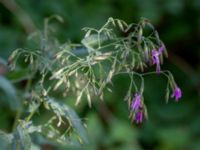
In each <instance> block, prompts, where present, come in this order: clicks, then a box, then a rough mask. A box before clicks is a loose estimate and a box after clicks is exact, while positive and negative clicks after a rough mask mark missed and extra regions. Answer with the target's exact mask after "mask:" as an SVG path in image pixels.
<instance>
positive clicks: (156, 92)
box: [0, 0, 200, 150]
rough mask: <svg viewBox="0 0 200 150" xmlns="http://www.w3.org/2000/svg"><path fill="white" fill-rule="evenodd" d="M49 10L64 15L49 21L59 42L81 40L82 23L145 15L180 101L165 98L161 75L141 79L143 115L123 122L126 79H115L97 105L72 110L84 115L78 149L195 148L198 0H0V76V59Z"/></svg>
mask: <svg viewBox="0 0 200 150" xmlns="http://www.w3.org/2000/svg"><path fill="white" fill-rule="evenodd" d="M54 14H57V15H60V16H61V17H63V19H64V23H62V24H59V23H55V24H53V29H54V33H55V34H56V37H57V38H58V39H59V41H60V42H61V43H64V42H66V41H68V40H69V39H70V40H71V41H72V42H76V43H80V40H81V38H82V37H83V36H84V32H83V31H81V29H82V28H83V27H86V26H89V27H96V28H98V27H100V26H101V25H103V24H104V23H105V22H106V20H107V19H108V18H109V17H113V18H120V19H122V20H125V21H126V22H128V23H131V22H136V23H137V22H138V21H139V19H140V18H141V17H145V18H148V19H149V20H151V22H152V24H153V25H155V27H156V29H157V30H158V32H159V34H160V38H161V39H162V40H163V41H164V43H165V44H166V47H167V49H168V52H169V58H168V59H165V64H164V65H163V66H162V68H163V69H169V70H171V71H172V73H173V74H174V76H175V79H176V81H177V84H178V85H179V86H180V88H181V89H182V92H183V97H182V99H181V100H180V102H178V103H176V102H174V100H172V99H171V100H170V101H169V103H168V104H166V103H165V85H166V80H165V78H163V77H160V76H157V75H152V76H149V77H147V78H145V94H144V98H145V103H146V105H147V107H148V113H149V119H148V120H147V121H144V122H143V123H142V124H141V125H139V126H137V125H134V124H131V123H130V121H129V119H128V110H127V104H126V102H124V101H123V100H122V99H123V97H124V95H125V92H126V90H127V88H128V85H129V80H128V79H127V78H126V77H123V76H121V77H116V78H114V79H113V83H114V87H112V88H113V93H106V96H105V101H104V102H101V101H95V102H94V105H93V108H91V109H90V108H89V107H88V106H87V104H86V103H85V104H84V103H83V104H82V105H80V106H78V107H77V108H75V109H76V110H77V112H78V113H79V115H80V116H81V117H82V118H87V120H86V123H87V126H88V128H87V130H88V134H89V141H90V143H89V144H88V145H87V146H84V149H88V150H89V149H91V150H96V149H99V150H100V149H102V150H118V149H119V150H200V117H199V116H200V109H199V108H200V46H199V44H200V0H166V1H164V0H59V1H58V0H15V1H13V0H0V75H4V76H6V72H7V69H6V67H5V63H4V62H5V60H7V58H8V56H9V55H10V54H11V52H12V51H13V50H14V49H16V48H19V47H22V48H25V47H27V46H28V45H27V36H28V35H29V34H30V33H31V32H32V31H35V30H36V29H39V30H42V29H43V22H44V19H45V18H46V17H49V16H51V15H54ZM0 84H1V83H0ZM0 95H1V96H0V129H1V130H4V131H6V132H9V131H11V126H12V123H13V119H14V116H15V111H11V110H10V108H9V107H8V106H7V105H3V102H4V101H5V100H4V101H3V99H4V98H3V93H2V91H0ZM93 99H94V100H95V97H93ZM38 119H42V117H40V116H38ZM41 148H42V149H44V150H46V149H47V150H53V149H58V148H56V147H52V146H49V145H42V146H41ZM68 149H74V148H71V147H70V148H68Z"/></svg>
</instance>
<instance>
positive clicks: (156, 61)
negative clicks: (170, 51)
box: [151, 45, 164, 73]
mask: <svg viewBox="0 0 200 150" xmlns="http://www.w3.org/2000/svg"><path fill="white" fill-rule="evenodd" d="M163 51H164V46H163V45H162V46H161V47H160V48H159V49H158V50H154V49H153V50H152V51H151V55H152V62H153V65H154V64H156V72H157V73H160V59H159V56H160V55H161V54H162V52H163Z"/></svg>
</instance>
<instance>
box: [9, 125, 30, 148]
mask: <svg viewBox="0 0 200 150" xmlns="http://www.w3.org/2000/svg"><path fill="white" fill-rule="evenodd" d="M30 147H31V138H30V136H29V134H28V131H27V130H26V129H25V128H23V127H22V125H21V124H19V125H18V126H17V129H16V131H15V132H14V137H13V140H12V143H11V149H12V150H16V149H19V150H30Z"/></svg>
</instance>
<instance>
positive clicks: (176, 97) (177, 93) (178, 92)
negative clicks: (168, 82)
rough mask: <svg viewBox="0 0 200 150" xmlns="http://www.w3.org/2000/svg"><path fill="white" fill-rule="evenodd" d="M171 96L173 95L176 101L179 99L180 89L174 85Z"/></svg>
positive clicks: (180, 95)
mask: <svg viewBox="0 0 200 150" xmlns="http://www.w3.org/2000/svg"><path fill="white" fill-rule="evenodd" d="M171 97H172V98H173V97H175V100H176V101H177V102H178V101H179V99H180V98H181V97H182V92H181V89H180V88H179V87H177V86H176V87H175V89H174V90H173V93H172V95H171Z"/></svg>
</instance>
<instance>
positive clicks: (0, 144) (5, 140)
mask: <svg viewBox="0 0 200 150" xmlns="http://www.w3.org/2000/svg"><path fill="white" fill-rule="evenodd" d="M12 139H13V135H12V134H8V133H5V132H3V131H0V149H2V150H4V149H5V150H6V149H8V147H9V145H10V144H11V142H12Z"/></svg>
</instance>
